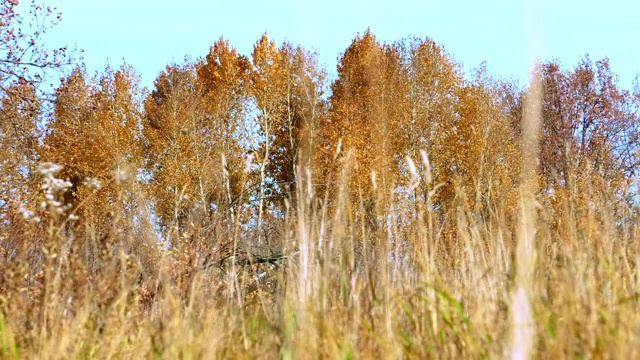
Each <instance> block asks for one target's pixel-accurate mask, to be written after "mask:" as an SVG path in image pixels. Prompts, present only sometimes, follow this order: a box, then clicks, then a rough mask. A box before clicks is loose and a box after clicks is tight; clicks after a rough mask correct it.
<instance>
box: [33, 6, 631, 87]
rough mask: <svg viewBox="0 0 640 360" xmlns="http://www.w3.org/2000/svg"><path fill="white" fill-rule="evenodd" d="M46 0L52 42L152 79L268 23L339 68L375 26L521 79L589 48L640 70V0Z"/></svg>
mask: <svg viewBox="0 0 640 360" xmlns="http://www.w3.org/2000/svg"><path fill="white" fill-rule="evenodd" d="M41 1H42V0H41ZM43 1H46V3H47V4H48V5H52V6H56V7H57V8H58V10H59V11H61V12H62V14H63V22H62V23H61V24H60V25H59V26H58V27H57V28H56V29H54V30H52V31H51V33H50V36H49V37H48V39H47V42H48V44H49V45H60V44H70V45H73V44H75V45H76V46H77V47H78V48H81V49H84V50H85V54H84V57H85V63H86V65H87V68H88V69H89V70H90V71H95V70H102V69H103V68H104V66H105V65H106V64H107V62H108V63H110V64H112V65H113V66H119V65H121V64H122V63H123V59H124V60H125V61H126V62H127V63H129V64H131V65H133V66H134V67H135V68H136V69H137V70H138V71H139V72H140V74H141V75H142V78H143V85H145V86H150V85H151V84H152V83H153V80H154V79H155V77H156V75H157V74H158V73H159V72H160V71H161V70H162V69H163V68H164V67H165V66H166V65H167V64H169V63H171V62H173V61H178V62H180V61H182V59H183V58H184V56H185V55H190V56H191V57H194V58H195V57H199V56H204V55H206V54H207V53H208V51H209V47H210V46H211V45H212V44H213V43H214V42H215V41H216V40H217V39H218V38H219V37H221V36H223V37H224V38H226V39H228V40H229V41H230V42H231V44H232V45H233V46H235V47H236V48H237V49H238V50H239V51H240V52H241V53H243V54H246V55H249V54H250V53H251V50H252V46H253V44H254V43H255V42H256V41H257V40H258V38H259V37H260V36H261V35H262V33H264V32H265V31H266V32H267V33H268V34H269V36H270V37H271V38H273V39H274V40H275V41H276V42H277V43H278V44H280V43H282V41H283V40H285V39H286V40H288V41H290V42H292V43H294V44H301V45H303V46H305V47H306V48H308V49H315V50H316V51H317V52H318V54H319V57H320V60H321V62H322V63H324V64H325V65H326V67H327V69H328V70H329V71H331V72H335V64H336V62H337V58H338V57H339V55H340V54H341V53H342V52H343V51H344V50H345V49H346V48H347V47H348V46H349V44H350V43H351V41H352V40H353V38H354V37H355V36H356V34H357V33H358V32H361V33H362V32H363V31H365V30H366V29H367V28H368V27H370V28H371V30H372V32H373V33H374V34H375V35H376V36H377V37H378V39H379V40H381V41H383V42H392V41H395V40H399V39H401V38H404V37H406V36H408V35H416V36H419V37H425V36H428V37H430V38H432V39H434V40H435V41H436V42H438V43H440V44H442V45H444V47H445V48H446V49H447V51H448V52H449V53H451V54H452V55H453V57H454V58H455V59H456V60H457V61H458V62H460V63H462V64H463V65H464V67H465V69H466V70H470V69H473V68H475V67H477V66H478V65H479V64H480V63H481V62H482V61H484V60H486V61H487V63H488V66H489V69H490V71H491V72H493V73H494V74H498V75H501V76H505V77H508V76H513V77H515V78H516V79H519V80H520V81H524V80H525V79H526V78H527V73H528V68H529V66H530V64H531V63H532V60H531V59H532V58H533V56H534V55H536V54H537V55H538V57H541V58H543V59H545V60H548V59H551V58H556V59H558V60H560V61H561V63H562V64H563V65H564V66H565V67H573V66H575V65H576V64H577V63H578V62H579V60H580V59H581V57H582V56H583V55H584V54H585V53H589V54H590V56H591V58H592V59H600V58H602V57H604V56H607V57H609V59H610V60H611V65H612V68H613V70H614V72H615V73H617V74H618V75H619V76H620V84H621V85H622V86H623V87H625V88H631V83H632V79H633V78H634V77H635V76H636V74H637V73H638V72H640V46H639V45H638V44H640V2H638V1H635V0H608V1H592V0H582V1H574V0H566V1H565V0H539V1H536V3H538V4H537V5H536V4H535V3H534V1H532V0H524V1H518V0H500V1H498V0H486V1H476V0H469V1H455V0H451V1H409V0H355V1H350V0H323V1H292V0H289V1H282V0H276V1H268V0H256V1H254V0H244V1H243V0H226V1H206V0H178V1H166V0H155V1H151V0H137V1H136V0H110V1H99V0H96V1H91V0H43ZM536 9H538V10H536ZM532 29H538V30H537V31H532ZM533 33H537V34H539V35H541V36H538V37H537V38H538V40H539V42H538V46H534V45H532V44H536V42H535V41H532V34H533ZM535 49H538V50H535Z"/></svg>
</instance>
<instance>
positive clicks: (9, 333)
mask: <svg viewBox="0 0 640 360" xmlns="http://www.w3.org/2000/svg"><path fill="white" fill-rule="evenodd" d="M345 168H348V166H345ZM413 168H415V166H414V167H413ZM423 168H426V169H427V171H428V169H429V167H428V166H424V167H423ZM347 176H348V174H347V173H346V172H345V173H344V174H343V178H342V179H340V181H337V182H336V183H337V186H336V191H335V192H333V194H334V195H332V196H331V197H332V199H328V198H327V197H328V195H324V194H314V193H313V192H312V190H309V189H310V186H306V184H302V180H301V179H299V181H300V182H301V183H300V184H299V186H298V187H297V188H298V189H299V192H300V193H299V194H298V196H297V199H298V203H297V204H292V206H290V211H289V215H288V216H287V217H286V218H285V219H283V220H281V221H280V222H276V223H274V225H273V226H274V229H276V230H277V233H278V234H280V236H279V238H278V244H279V247H280V249H281V251H282V254H283V256H274V257H273V261H272V263H270V262H263V263H258V262H259V261H257V260H260V259H258V258H254V259H253V260H252V262H249V261H248V260H247V258H246V257H245V258H243V257H242V256H241V255H238V256H236V257H235V258H227V255H228V252H229V250H228V249H230V248H231V249H233V248H236V249H242V248H243V246H244V245H245V244H246V243H247V242H248V241H249V239H251V236H253V235H252V233H251V232H250V231H249V230H248V229H247V228H246V227H245V226H240V225H239V224H231V223H229V222H224V221H222V220H220V222H219V227H218V228H217V230H216V231H204V230H203V229H201V228H200V230H198V229H199V228H197V227H194V228H193V229H195V230H193V229H192V230H189V231H190V232H189V233H188V234H187V233H184V234H180V233H178V234H174V235H167V236H175V237H174V238H172V240H173V242H174V244H176V246H175V247H174V248H172V249H171V250H166V249H164V248H163V247H162V246H161V241H162V240H161V239H159V238H158V235H157V233H156V232H155V231H154V230H153V226H151V225H149V224H151V223H152V221H151V219H150V218H147V219H146V220H145V219H143V218H141V215H140V214H144V212H141V213H139V214H138V215H136V216H131V214H130V213H129V212H127V211H130V210H128V209H118V208H115V209H114V211H113V214H112V216H111V217H110V222H109V224H110V225H109V226H108V228H109V229H110V231H108V233H107V234H101V233H97V232H95V231H94V232H92V229H97V228H98V226H95V227H92V226H90V224H86V223H84V222H81V221H79V223H82V224H83V226H75V227H74V226H70V225H68V224H69V223H70V221H69V218H68V215H69V214H67V213H64V211H60V214H58V215H57V216H49V217H46V218H43V220H42V221H41V222H39V223H38V222H34V221H31V222H27V221H22V222H17V221H16V224H18V223H20V224H22V225H21V226H12V227H11V228H6V229H4V230H3V231H4V232H3V233H2V238H1V239H0V251H2V253H1V254H0V261H1V264H2V266H1V267H0V272H1V276H2V283H0V356H1V357H2V358H43V359H57V358H64V359H68V358H165V359H173V358H279V357H281V358H286V359H294V358H295V359H305V358H332V359H333V358H344V359H349V358H456V359H457V358H472V359H477V358H490V359H493V358H501V357H505V356H509V354H511V355H514V354H516V350H515V345H514V342H513V341H516V345H517V336H516V338H514V334H517V331H516V330H517V329H516V328H514V325H512V323H513V320H514V318H515V321H516V324H518V323H517V321H518V319H519V318H523V319H525V320H527V319H528V321H531V322H532V323H530V324H524V325H525V327H526V329H528V330H527V331H525V332H522V333H521V334H528V335H527V336H529V338H527V339H524V340H525V341H526V342H527V343H529V344H530V345H531V348H529V349H527V351H531V354H530V355H532V356H533V357H535V358H553V359H557V358H636V357H638V356H639V355H640V354H638V352H639V350H638V349H640V336H639V335H640V317H638V316H637V314H638V312H639V311H640V300H639V298H638V290H637V289H638V286H639V281H640V278H639V270H638V268H637V266H636V262H637V261H638V259H639V255H640V251H639V250H640V249H638V244H640V237H639V234H638V228H637V222H636V216H635V212H634V210H633V209H630V208H627V207H625V206H622V205H620V202H619V201H618V200H616V196H615V194H614V193H613V191H608V189H606V188H599V187H596V186H592V187H590V188H588V189H582V193H581V194H580V204H586V205H585V206H582V207H579V206H578V205H580V204H575V205H576V208H580V209H582V210H581V211H580V212H569V211H558V210H557V209H555V210H554V209H553V208H552V207H551V206H548V205H546V203H545V201H543V199H542V200H540V199H539V204H538V206H536V205H535V204H534V203H531V204H528V205H527V206H526V207H525V208H526V209H528V210H527V211H531V212H532V214H534V215H531V216H530V217H529V218H528V219H529V220H532V219H533V220H532V221H533V222H532V223H531V224H530V228H529V229H528V231H531V232H532V233H535V242H532V243H531V246H533V247H534V248H533V249H532V250H534V251H533V252H531V253H530V254H529V255H531V254H535V256H529V257H528V259H529V261H530V263H529V264H528V265H527V266H528V270H529V271H530V272H529V273H527V274H525V275H522V274H521V271H523V269H518V268H517V266H516V264H515V262H514V259H520V260H519V261H520V262H522V260H521V259H522V256H523V255H522V254H523V253H521V252H518V251H516V249H517V247H516V244H517V241H516V240H517V236H516V232H517V231H516V230H517V229H518V225H517V223H518V222H517V221H516V220H514V219H516V218H518V213H519V212H522V209H511V208H507V207H506V206H505V205H503V203H504V202H503V201H501V199H500V198H485V199H483V200H482V201H483V206H475V205H474V204H471V205H469V204H466V205H465V204H463V203H462V202H458V203H454V204H451V205H449V206H448V207H440V208H437V209H436V207H435V206H434V205H433V204H432V203H431V202H432V197H433V196H434V194H435V193H436V192H437V191H438V189H437V186H435V185H436V184H432V183H430V182H429V179H430V178H431V174H417V173H413V175H412V176H413V179H412V181H411V182H410V183H413V184H416V183H420V184H421V186H420V187H419V189H423V190H424V191H425V194H424V195H425V196H417V197H416V198H413V199H412V198H410V197H404V198H403V197H401V196H397V194H396V195H394V196H390V195H387V194H378V198H379V199H381V201H379V203H380V204H385V206H387V208H380V207H376V208H375V211H373V212H370V211H369V212H367V211H364V210H363V209H364V208H365V207H364V205H363V204H358V203H357V202H355V203H354V202H351V201H347V200H346V199H347V189H346V188H345V186H346V185H345V184H347V183H348V181H347V179H346V177H347ZM584 176H588V174H585V175H584ZM587 183H588V182H587ZM303 185H304V186H303ZM127 186H130V185H127ZM408 186H410V185H408ZM140 194H142V192H140ZM140 196H141V195H140ZM385 196H387V198H384V197H385ZM523 199H525V200H526V199H527V198H526V197H523ZM382 200H384V201H382ZM576 201H577V200H576ZM327 204H330V205H327ZM53 205H57V204H53ZM53 205H52V206H53ZM294 208H295V211H294ZM367 214H369V215H367ZM372 214H373V215H372ZM147 216H148V215H147ZM372 217H373V218H372ZM134 219H135V220H134ZM214 220H215V219H214ZM145 224H147V225H145ZM558 224H560V225H558ZM567 229H573V230H571V231H569V230H567ZM180 239H182V240H180ZM204 248H206V250H203V249H204ZM225 249H226V250H225ZM225 251H226V253H225ZM223 253H225V254H227V255H223ZM207 255H208V256H209V257H208V258H207ZM525 255H527V254H525ZM282 257H283V258H282ZM225 259H226V260H225ZM261 259H264V258H261ZM524 270H527V269H524ZM522 294H524V296H525V299H526V302H527V306H528V308H529V309H530V314H529V315H528V316H524V317H523V316H520V317H518V314H519V313H518V311H519V309H520V308H518V306H519V305H518V303H517V302H518V299H519V297H521V296H522ZM512 299H515V300H514V301H515V302H514V301H512ZM512 304H513V305H512ZM525 315H527V314H525ZM520 325H522V324H520ZM514 356H516V355H514Z"/></svg>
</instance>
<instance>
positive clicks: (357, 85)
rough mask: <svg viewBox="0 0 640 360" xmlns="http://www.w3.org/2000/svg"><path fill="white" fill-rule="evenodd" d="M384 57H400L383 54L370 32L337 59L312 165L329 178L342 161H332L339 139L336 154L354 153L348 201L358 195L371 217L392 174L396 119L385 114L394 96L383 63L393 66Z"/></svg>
mask: <svg viewBox="0 0 640 360" xmlns="http://www.w3.org/2000/svg"><path fill="white" fill-rule="evenodd" d="M390 51H391V50H390ZM387 60H391V61H398V57H397V56H393V55H389V56H387V55H386V54H385V48H384V47H383V46H382V45H381V44H380V43H378V41H377V40H376V38H375V36H374V35H373V34H372V33H371V32H370V31H368V30H367V31H366V32H365V33H364V34H363V35H362V36H360V35H358V36H357V37H356V38H355V39H354V40H353V42H352V43H351V45H350V46H349V48H348V49H347V50H346V51H345V53H344V54H343V56H342V58H341V59H340V62H339V64H338V77H337V78H336V80H335V81H334V82H333V84H332V85H331V89H332V94H331V97H330V99H329V102H330V111H329V115H328V117H327V119H326V120H325V121H324V122H323V123H322V127H321V129H320V131H321V132H322V143H320V144H319V147H318V154H317V155H318V157H319V159H320V161H319V163H318V165H317V167H316V169H319V168H323V169H326V170H325V173H324V174H325V175H324V176H323V177H324V178H329V177H332V178H333V179H335V178H337V174H339V168H340V166H342V165H341V162H340V161H338V162H336V161H333V159H334V156H335V154H336V151H337V145H338V143H341V146H342V149H341V151H342V154H340V157H342V156H343V155H345V154H349V153H350V154H352V156H353V158H352V160H353V164H354V166H353V169H352V171H351V174H350V177H349V178H350V181H349V189H351V191H352V193H351V196H352V200H353V201H354V203H358V202H359V198H360V197H362V200H364V204H366V205H365V206H367V207H369V210H368V211H369V214H370V216H373V206H374V204H375V197H376V196H375V193H376V192H379V193H380V194H384V196H388V195H389V194H390V192H391V189H392V184H393V183H394V175H393V174H394V173H396V171H394V170H395V169H394V157H395V156H394V154H396V149H395V148H394V147H395V144H394V139H395V137H394V133H393V129H394V125H395V124H394V121H396V119H391V118H389V116H388V115H389V114H387V110H390V104H391V103H392V102H393V100H392V99H391V94H392V93H391V91H389V89H388V87H387V84H386V83H385V81H386V80H387V68H392V66H391V65H387ZM395 69H397V67H396V68H395ZM396 94H397V93H396ZM373 174H375V175H373ZM372 220H373V219H372Z"/></svg>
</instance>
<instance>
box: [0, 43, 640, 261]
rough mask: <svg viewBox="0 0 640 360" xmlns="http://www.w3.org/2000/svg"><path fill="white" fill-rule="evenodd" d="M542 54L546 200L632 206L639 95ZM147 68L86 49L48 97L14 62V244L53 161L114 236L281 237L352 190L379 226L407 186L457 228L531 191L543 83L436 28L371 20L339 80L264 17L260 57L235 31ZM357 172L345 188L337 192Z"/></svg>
mask: <svg viewBox="0 0 640 360" xmlns="http://www.w3.org/2000/svg"><path fill="white" fill-rule="evenodd" d="M43 65H47V64H43ZM539 68H540V74H541V76H542V83H543V93H544V99H543V103H542V104H543V108H542V124H541V125H542V126H541V134H540V144H541V152H540V157H539V159H538V164H539V168H540V176H539V179H537V184H538V190H539V200H540V201H541V202H543V203H545V204H548V205H550V206H551V208H553V209H554V211H557V212H571V213H572V214H574V216H576V218H580V216H578V215H579V214H580V212H589V211H591V210H593V209H591V208H590V205H589V204H588V203H582V202H581V201H580V198H581V197H582V196H584V194H585V192H586V189H589V191H591V192H593V191H594V189H602V190H603V191H606V192H607V193H615V194H617V197H618V200H619V201H620V204H621V205H623V206H629V205H631V204H632V203H633V201H634V196H635V194H636V192H635V191H633V190H632V185H633V179H634V175H635V174H636V171H637V165H638V157H637V154H636V151H637V149H638V141H639V137H638V134H639V130H640V129H639V124H640V122H639V113H638V94H635V95H634V94H632V93H631V92H629V91H627V90H624V89H622V88H621V87H620V86H619V85H618V84H617V77H616V75H615V74H614V73H613V72H612V70H611V69H610V65H609V61H608V60H607V59H603V60H599V61H593V60H591V59H590V58H589V57H585V58H584V59H583V60H582V61H581V62H580V63H579V64H578V65H577V66H576V67H575V68H574V69H571V70H566V69H562V68H561V66H560V64H559V63H557V62H548V63H543V64H540V65H539ZM139 81H140V79H139V78H138V76H137V75H136V72H135V69H133V68H132V67H130V66H127V65H125V66H123V67H121V68H119V69H117V70H116V69H111V68H107V69H106V70H105V71H103V72H101V73H99V74H96V75H94V76H90V75H88V74H87V73H86V71H85V70H84V69H83V68H82V67H81V66H79V67H77V68H76V69H75V70H73V71H72V72H71V74H70V75H68V76H66V77H64V79H63V80H62V84H61V85H60V86H59V87H58V88H57V90H56V91H55V94H53V95H54V96H53V99H52V102H51V103H49V104H52V105H51V106H49V107H47V106H43V104H44V105H46V104H47V102H46V101H48V99H42V98H41V96H39V94H38V87H37V86H38V83H37V82H35V81H27V79H26V78H25V77H21V76H13V77H11V76H5V77H4V78H3V86H4V88H3V91H2V100H1V102H2V103H1V109H0V116H1V118H2V121H1V122H0V123H1V127H0V133H1V135H2V136H1V137H0V146H1V147H2V153H3V154H4V156H3V157H4V158H3V160H2V162H1V164H0V166H1V168H0V173H1V177H0V189H1V193H2V199H1V200H0V219H1V221H2V227H1V229H2V230H1V231H2V234H0V238H1V239H3V242H4V244H3V247H5V249H10V248H12V247H16V246H18V244H17V243H15V244H13V245H12V246H9V247H7V244H8V243H12V240H11V239H16V238H20V237H21V236H20V231H22V229H24V222H25V221H27V222H29V221H31V222H32V223H33V221H32V220H33V219H34V218H35V219H38V220H41V221H42V223H43V224H46V223H47V219H50V218H51V217H52V216H53V215H51V214H50V212H51V211H50V209H49V208H48V206H46V205H45V204H44V203H43V201H42V200H43V196H45V195H46V194H45V193H44V192H43V190H42V188H41V184H42V179H41V177H39V176H36V174H37V171H36V169H37V168H38V166H39V164H42V163H49V162H50V163H53V164H58V165H60V166H62V169H61V170H60V171H59V172H57V173H56V176H57V177H58V178H59V179H63V180H66V181H68V182H69V184H70V185H69V186H68V189H66V190H64V191H63V193H64V196H63V197H62V198H61V199H60V200H59V202H60V209H59V210H58V211H57V212H58V214H55V216H56V217H57V216H61V215H64V216H66V217H70V218H65V219H66V220H65V221H64V231H67V232H71V231H73V232H74V233H75V234H77V235H78V236H80V234H85V235H87V236H89V238H91V239H94V240H96V241H97V242H99V241H100V239H102V240H104V239H116V238H118V237H119V236H121V235H122V234H120V232H126V233H127V234H128V235H127V236H130V237H132V238H135V236H134V235H133V234H132V233H131V232H132V231H133V230H132V229H128V230H126V231H125V230H124V228H120V227H119V226H118V221H122V219H124V218H128V219H135V224H136V226H135V229H138V230H140V231H142V230H141V229H146V230H145V231H154V232H158V233H160V234H161V236H160V237H161V238H162V239H164V240H166V244H170V245H171V246H177V244H178V243H180V242H181V241H182V239H185V241H189V239H194V238H197V239H205V240H204V241H205V242H206V239H207V238H208V237H209V235H210V234H211V233H212V232H219V231H222V230H221V229H223V228H227V227H229V226H235V225H238V224H241V225H242V229H244V230H246V231H247V234H252V235H251V236H248V237H249V238H250V239H251V240H250V241H248V243H250V244H249V245H248V246H269V247H273V246H275V245H274V244H277V243H278V242H281V241H282V240H283V239H284V238H286V236H285V235H284V234H282V233H279V227H278V226H279V225H278V224H281V223H282V222H283V221H285V219H286V218H287V216H295V214H296V206H297V205H296V204H297V201H298V200H297V196H299V195H300V194H304V195H305V198H306V199H307V200H309V199H313V201H315V202H317V203H318V204H324V205H327V206H329V208H330V207H331V204H332V202H335V201H343V202H345V201H346V202H347V203H349V204H351V205H350V206H351V207H352V208H353V209H356V210H357V209H360V210H364V211H363V212H361V213H364V214H366V219H365V220H364V224H365V225H366V226H367V227H370V228H371V229H377V228H378V227H379V226H380V225H381V224H384V222H385V221H386V220H385V218H384V214H387V213H388V212H389V211H390V210H392V211H398V213H399V214H401V213H411V212H412V211H413V212H416V211H418V209H417V208H415V209H411V208H406V209H391V208H390V207H391V206H394V205H393V204H395V203H396V202H395V201H394V199H399V198H402V199H406V200H409V202H413V203H414V204H418V203H424V204H427V203H428V206H429V207H430V208H431V209H432V210H434V211H435V212H436V213H438V214H439V217H438V219H437V222H438V224H439V225H440V226H441V227H442V228H443V229H447V228H451V229H453V228H454V227H455V216H452V214H451V213H450V209H455V208H456V206H457V205H460V204H463V205H464V206H466V207H469V208H471V209H474V211H476V212H477V214H480V216H481V214H482V213H483V212H489V211H492V210H491V208H492V207H495V206H500V207H501V208H506V209H513V208H514V207H515V206H516V204H517V201H518V199H519V192H518V191H519V190H518V189H519V184H520V182H521V181H522V179H521V177H520V168H521V163H522V159H521V156H520V154H521V153H522V149H521V145H520V144H521V143H522V141H521V139H520V137H521V118H522V116H523V114H522V112H523V105H522V104H523V99H524V95H525V93H526V90H527V89H526V88H525V89H520V88H518V87H517V86H516V85H514V83H513V82H510V81H507V80H503V79H497V78H495V77H493V76H492V75H491V74H490V72H489V71H488V70H487V69H486V67H484V66H481V67H480V68H479V69H477V70H476V71H475V72H474V74H473V75H472V76H470V77H469V78H465V77H464V74H463V69H462V65H461V64H459V63H457V62H456V61H455V60H454V59H453V57H452V56H451V55H450V54H448V53H447V52H446V51H445V49H444V47H442V46H441V45H439V44H437V43H436V42H434V41H433V40H431V39H429V38H415V37H412V38H408V39H404V40H401V41H398V42H395V43H390V44H383V43H380V42H379V41H378V40H377V39H376V37H375V35H374V34H373V33H372V32H371V31H369V30H367V31H366V32H364V33H363V34H360V35H357V36H356V37H355V39H354V40H353V42H352V43H351V45H350V46H349V47H348V48H347V49H346V51H345V52H344V54H343V55H342V57H341V58H340V60H339V63H338V65H337V77H336V78H335V79H333V80H332V81H330V79H329V77H328V76H327V72H326V70H325V69H322V68H321V67H320V66H319V65H318V61H317V58H316V55H315V54H314V53H312V52H309V51H307V50H305V49H304V48H302V47H300V46H295V45H292V44H290V43H284V44H282V45H280V46H278V45H277V44H276V43H275V42H274V41H273V40H272V39H270V38H269V37H268V36H267V35H266V34H265V35H263V36H262V37H261V38H260V39H259V40H258V41H257V42H256V44H255V45H254V48H253V52H252V53H251V55H250V56H245V55H242V54H240V53H238V52H237V50H236V49H235V48H234V47H233V46H232V45H231V44H230V43H229V42H228V41H226V40H224V39H220V40H218V41H217V42H215V43H214V45H213V46H212V47H211V49H210V51H209V53H208V54H207V55H206V56H204V57H202V58H197V59H195V60H185V61H184V62H183V63H180V64H171V65H168V66H167V67H166V69H165V70H164V71H163V72H162V73H160V74H159V75H158V77H157V79H156V80H155V82H154V86H153V88H152V89H151V90H147V89H143V88H141V87H140V85H139ZM43 102H44V103H43ZM594 184H595V185H597V186H593V185H594ZM340 186H345V187H346V189H348V190H347V193H348V196H347V197H346V198H345V197H343V198H340V199H338V198H336V197H335V196H334V195H335V194H337V190H338V188H339V187H340ZM309 201H310V200H309ZM452 205H454V206H452ZM65 206H66V207H65ZM416 206H417V205H416ZM345 216H349V215H348V214H345ZM145 219H146V220H145ZM506 221H510V220H509V219H507V220H506ZM550 221H553V218H551V219H550ZM447 224H449V225H447ZM555 225H556V226H557V227H562V226H564V224H561V223H557V224H555ZM45 227H46V226H43V229H44V228H45ZM119 229H120V230H119ZM565 230H571V231H572V232H574V233H575V232H576V231H579V229H565ZM559 233H564V232H559ZM96 241H94V243H95V242H96ZM5 251H8V252H9V253H11V251H12V250H5Z"/></svg>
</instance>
